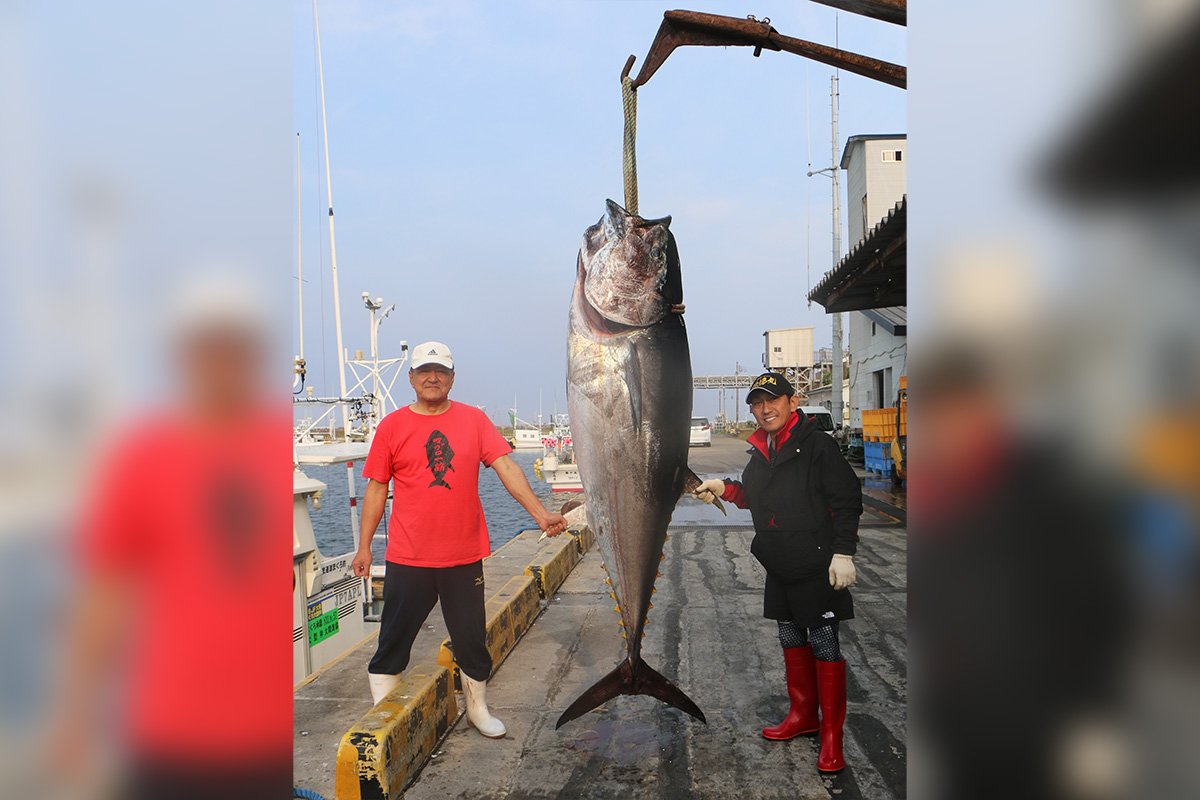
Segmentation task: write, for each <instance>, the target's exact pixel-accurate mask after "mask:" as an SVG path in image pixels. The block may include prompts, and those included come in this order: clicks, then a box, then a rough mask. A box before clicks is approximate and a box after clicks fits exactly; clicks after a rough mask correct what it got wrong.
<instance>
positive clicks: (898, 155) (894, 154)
mask: <svg viewBox="0 0 1200 800" xmlns="http://www.w3.org/2000/svg"><path fill="white" fill-rule="evenodd" d="M882 155H883V160H884V161H903V160H904V151H903V150H884V151H883V152H882Z"/></svg>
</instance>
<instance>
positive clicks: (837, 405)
mask: <svg viewBox="0 0 1200 800" xmlns="http://www.w3.org/2000/svg"><path fill="white" fill-rule="evenodd" d="M829 101H830V110H831V120H832V125H833V138H832V139H831V140H830V144H829V151H830V158H831V161H832V164H831V166H829V167H827V168H826V169H816V170H812V171H811V172H809V173H808V177H810V178H811V177H812V176H813V175H817V174H819V173H822V172H827V173H829V177H830V178H831V179H832V180H833V266H832V267H831V269H836V268H837V265H838V262H839V261H841V256H842V204H841V196H842V194H841V189H840V188H839V183H838V169H839V168H840V167H839V165H838V127H837V115H838V76H837V73H836V72H835V73H834V74H833V76H832V77H831V78H830V79H829ZM830 377H831V378H832V381H831V383H830V388H831V392H830V395H831V402H830V405H831V406H832V408H831V409H830V410H831V411H832V412H833V421H834V424H839V423H841V422H842V420H843V419H844V413H845V409H844V407H843V403H842V315H841V312H837V313H834V315H833V369H832V374H831V376H830Z"/></svg>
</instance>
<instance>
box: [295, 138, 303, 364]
mask: <svg viewBox="0 0 1200 800" xmlns="http://www.w3.org/2000/svg"><path fill="white" fill-rule="evenodd" d="M300 241H301V237H300V131H296V286H297V291H298V292H299V299H298V301H297V309H298V314H299V320H300V360H301V361H303V360H304V266H303V265H304V262H303V260H302V259H301V257H300Z"/></svg>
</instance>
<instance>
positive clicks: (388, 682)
mask: <svg viewBox="0 0 1200 800" xmlns="http://www.w3.org/2000/svg"><path fill="white" fill-rule="evenodd" d="M367 680H368V681H369V682H370V684H371V699H372V700H374V701H375V705H379V701H380V700H382V699H383V698H384V697H386V696H387V693H388V692H390V691H391V690H392V689H393V688H395V686H396V684H397V683H399V682H400V673H399V672H397V673H396V674H395V675H376V674H375V673H374V672H368V673H367Z"/></svg>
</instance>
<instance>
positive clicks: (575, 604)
mask: <svg viewBox="0 0 1200 800" xmlns="http://www.w3.org/2000/svg"><path fill="white" fill-rule="evenodd" d="M746 449H747V446H746V444H745V442H743V441H740V440H736V439H734V438H733V437H727V436H723V435H717V436H714V437H713V446H712V447H711V448H709V447H706V448H693V449H692V450H691V451H690V456H689V462H690V466H691V467H692V469H693V470H694V471H695V472H696V473H697V474H699V475H701V476H702V477H726V476H729V477H736V476H738V475H740V473H741V471H742V468H743V467H744V466H745V463H746ZM862 477H864V495H865V501H866V505H867V510H866V513H865V514H864V516H863V520H862V527H861V529H860V534H861V543H860V546H859V554H858V556H857V557H856V558H855V564H856V566H857V568H858V583H857V584H856V585H855V587H854V589H853V592H854V602H855V611H856V614H857V618H856V619H855V620H853V621H852V622H849V623H847V624H845V625H843V627H842V649H843V652H844V653H845V655H846V658H847V661H848V670H847V674H848V682H847V691H848V696H849V702H848V709H847V722H846V744H845V750H846V762H847V767H846V769H845V770H844V771H843V772H841V773H839V774H837V775H835V776H825V777H823V776H821V775H819V774H818V773H817V771H816V756H817V749H818V746H817V741H816V737H815V736H802V737H799V738H797V739H794V740H792V741H790V742H771V741H767V740H765V739H763V738H762V737H761V735H760V734H759V731H760V730H761V728H762V727H764V726H766V725H773V724H775V723H777V722H778V721H779V720H780V719H781V718H782V716H783V714H784V713H785V711H786V708H787V699H786V690H785V684H784V676H783V659H782V654H781V651H780V648H779V643H778V639H777V638H776V633H775V623H774V622H772V621H770V620H766V619H763V617H762V586H763V580H764V577H765V574H764V572H763V570H762V567H761V565H759V563H758V562H757V561H756V560H755V559H754V557H753V556H751V555H750V540H751V539H752V538H753V530H752V529H751V528H750V527H749V515H748V513H747V512H743V511H740V510H738V509H734V508H732V507H729V511H730V516H729V517H722V516H721V514H720V513H719V512H717V511H716V510H715V509H713V508H712V507H711V506H707V505H705V504H703V503H700V502H699V501H695V500H692V499H690V498H686V497H685V498H684V499H683V500H682V501H681V503H680V506H679V508H678V509H677V510H676V513H675V517H674V522H673V524H672V528H671V536H670V539H669V541H668V542H667V546H666V560H664V561H663V574H662V577H661V578H659V580H658V584H657V588H658V593H657V594H656V595H655V603H654V606H655V607H654V609H653V610H652V611H651V612H650V622H649V625H648V626H647V636H646V639H645V645H644V651H643V654H644V657H645V660H646V662H647V663H648V664H650V666H652V667H654V668H655V669H657V670H658V671H659V672H661V673H662V674H664V675H665V676H667V677H668V678H670V679H671V680H673V681H674V682H675V683H676V684H677V685H678V686H679V687H680V688H681V689H683V690H684V691H685V692H686V693H687V694H688V695H689V696H690V697H691V698H692V699H693V700H695V701H696V703H697V704H698V705H699V706H700V708H701V709H703V711H704V712H705V714H706V716H707V717H708V724H707V725H704V724H702V723H700V722H698V721H696V720H694V719H692V718H691V717H688V716H687V715H685V714H683V713H682V712H680V711H677V710H675V709H672V708H669V707H666V706H664V705H663V704H661V703H659V702H657V701H655V700H653V699H651V698H648V697H620V698H617V699H616V700H613V701H611V702H609V703H608V704H606V705H605V706H603V707H601V708H600V709H598V710H597V711H594V712H591V713H589V714H587V715H585V716H584V717H582V718H580V719H578V720H575V721H574V722H571V723H568V724H567V725H566V726H564V727H563V728H562V729H561V730H555V728H554V725H555V723H556V721H557V719H558V716H559V715H560V714H561V713H562V711H563V710H564V709H565V708H566V707H567V706H568V705H569V704H570V703H571V702H572V701H573V700H574V699H575V698H576V697H577V696H578V695H579V694H580V693H581V692H583V691H584V690H585V689H586V688H588V687H589V686H591V685H592V684H593V683H594V682H595V681H597V680H598V679H599V678H601V677H602V676H603V675H605V674H607V673H608V672H609V671H610V670H612V669H613V668H614V667H615V666H616V665H617V663H618V662H619V661H620V660H621V658H623V640H622V639H621V635H620V631H621V629H620V628H619V626H618V625H617V620H618V616H617V614H616V613H615V612H614V611H613V602H612V600H611V598H610V597H609V595H608V587H607V586H606V585H605V584H604V578H605V573H604V571H603V570H602V569H601V567H600V556H599V553H598V552H597V550H596V549H595V548H593V549H592V550H591V551H589V552H588V553H587V554H586V555H585V556H584V557H583V560H582V561H581V562H580V563H579V565H578V566H577V567H576V568H575V570H574V572H573V573H572V574H571V576H570V577H569V578H568V579H567V581H566V583H565V584H564V585H563V587H562V588H561V589H560V590H559V592H558V594H557V595H555V596H554V597H553V598H552V599H551V601H550V602H549V603H548V604H547V607H546V610H545V611H544V612H543V613H542V614H541V616H540V617H538V619H537V621H536V622H535V623H534V625H533V627H532V628H531V629H530V631H529V632H528V633H527V634H526V635H525V636H524V638H522V639H521V640H520V642H519V643H518V644H517V646H516V648H515V650H514V651H513V652H512V653H511V654H510V655H509V657H508V658H507V659H506V660H505V661H504V662H503V663H502V664H501V665H499V668H498V670H497V672H496V674H495V675H494V676H493V678H492V680H491V682H490V683H489V690H488V691H489V700H490V701H491V706H492V708H493V711H494V712H495V713H496V715H497V716H498V717H500V718H501V719H502V720H503V721H504V722H505V723H506V725H507V726H508V731H509V732H508V736H507V737H506V738H504V739H502V740H498V741H493V740H489V739H484V738H483V737H482V736H480V735H479V734H478V733H477V732H475V730H474V729H472V728H470V727H469V726H467V724H466V722H465V720H463V719H462V718H461V717H460V719H459V721H458V722H457V724H456V725H455V726H454V727H453V728H452V729H451V731H450V733H449V735H448V736H447V738H446V740H445V741H444V742H443V743H442V746H441V748H440V750H439V751H438V753H437V755H436V756H435V757H434V758H433V759H431V760H430V761H429V763H428V764H427V766H426V767H425V769H424V771H423V772H422V773H421V775H420V777H419V778H418V779H417V781H416V783H415V784H413V786H412V787H410V789H409V790H408V792H406V795H405V796H406V797H410V798H429V799H430V800H433V799H434V798H437V800H441V799H442V798H448V797H471V798H481V799H487V798H564V799H566V798H570V799H571V800H574V798H622V799H624V798H681V799H682V798H764V799H770V798H789V799H790V798H827V797H837V798H847V799H848V800H852V799H853V798H860V797H862V798H872V799H874V798H881V799H884V800H886V799H887V798H894V797H903V796H904V787H905V768H904V763H905V754H906V743H905V715H906V711H905V700H906V671H905V631H906V595H905V576H906V548H905V544H906V543H905V532H906V531H905V527H904V525H903V522H902V519H903V517H902V516H900V517H898V516H897V513H898V512H902V510H903V502H902V501H903V497H902V494H901V496H899V497H898V498H897V497H896V496H892V495H888V494H887V493H888V492H890V491H891V487H890V481H889V482H887V487H886V490H887V491H886V492H885V491H884V487H882V486H878V487H877V486H873V485H871V484H872V480H871V476H869V475H866V476H862ZM875 482H878V483H881V484H882V483H884V482H882V481H878V479H875ZM875 490H878V491H879V492H880V494H879V495H878V497H879V498H880V499H879V502H880V503H883V502H885V501H886V502H887V503H888V505H889V506H890V507H891V509H890V512H889V511H888V509H887V508H884V509H882V510H880V509H877V508H875V507H874V506H873V505H872V502H871V498H872V497H873V496H875V495H874V492H875ZM897 500H899V501H900V502H896V501H897ZM742 515H744V517H743V516H742ZM526 540H529V541H526ZM535 550H536V533H533V535H532V537H530V536H528V535H523V536H522V537H518V539H517V540H515V541H514V542H513V543H512V544H511V545H509V546H508V547H506V548H505V549H504V550H501V551H500V552H499V553H497V555H498V556H501V557H499V558H494V559H489V560H488V562H485V573H486V575H487V582H488V585H489V587H497V588H498V587H499V586H501V585H503V582H504V581H505V580H507V577H506V576H507V575H509V573H511V574H518V573H519V572H520V571H521V570H522V569H523V565H524V564H525V563H527V561H528V559H529V557H531V556H532V553H533V552H534V551H535ZM444 636H445V629H444V625H443V623H442V620H441V613H440V610H439V609H436V608H435V610H434V611H433V612H432V613H431V614H430V616H429V619H428V622H427V625H426V629H425V630H423V631H422V633H421V635H420V636H419V637H418V640H417V643H416V645H415V646H414V652H413V658H414V661H413V663H418V662H429V663H432V662H433V661H434V660H435V659H436V650H437V647H438V645H439V644H440V643H441V641H442V639H443V638H444ZM374 649H375V641H374V638H373V637H372V638H370V639H368V640H367V641H365V642H364V643H363V645H362V646H361V647H359V648H357V649H356V650H353V651H351V652H350V653H348V654H347V655H346V656H345V657H344V658H343V659H342V660H341V661H340V662H338V663H337V664H334V665H333V666H331V667H330V668H329V669H328V670H326V671H325V672H324V673H323V674H322V675H321V677H320V678H318V679H317V680H316V681H313V682H312V683H310V684H308V685H307V686H304V687H302V688H301V689H299V690H298V691H297V692H296V693H295V701H296V702H295V715H296V716H295V748H296V753H295V760H294V768H295V772H296V785H297V786H302V787H305V788H309V789H314V790H316V791H318V792H320V793H321V794H322V795H324V796H325V797H327V798H331V800H332V798H333V781H334V761H335V753H336V750H337V745H338V741H339V740H340V738H341V735H342V734H343V733H344V732H345V731H346V730H347V729H348V728H349V727H350V726H351V725H352V724H354V723H355V722H356V721H357V720H358V719H359V718H360V717H361V716H362V715H363V714H365V713H366V712H367V711H369V710H370V705H371V702H370V695H369V692H368V689H367V685H366V675H365V672H366V662H367V661H368V660H369V658H370V657H371V655H372V654H373V653H374ZM459 708H460V709H461V708H462V702H461V699H460V701H459Z"/></svg>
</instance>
